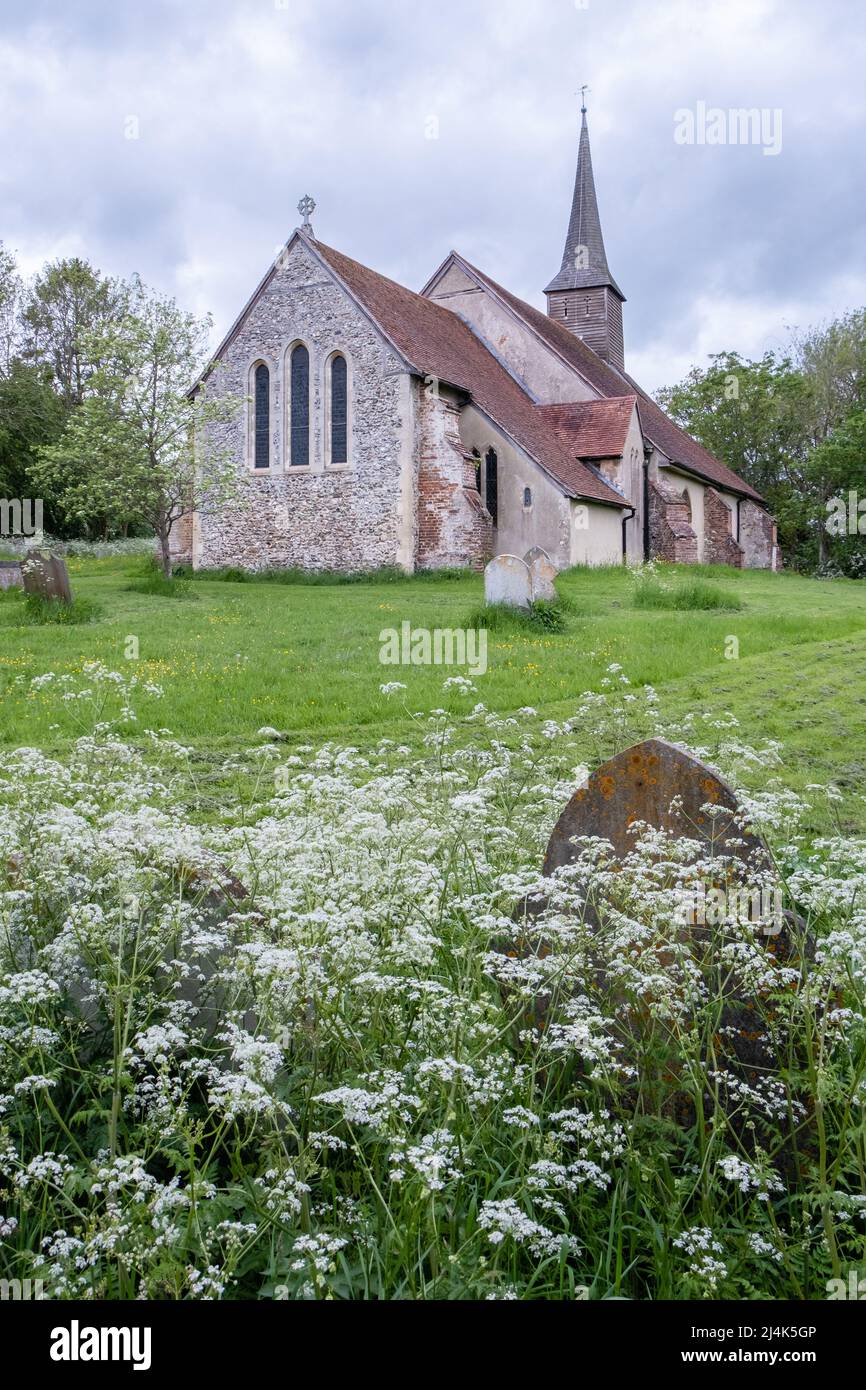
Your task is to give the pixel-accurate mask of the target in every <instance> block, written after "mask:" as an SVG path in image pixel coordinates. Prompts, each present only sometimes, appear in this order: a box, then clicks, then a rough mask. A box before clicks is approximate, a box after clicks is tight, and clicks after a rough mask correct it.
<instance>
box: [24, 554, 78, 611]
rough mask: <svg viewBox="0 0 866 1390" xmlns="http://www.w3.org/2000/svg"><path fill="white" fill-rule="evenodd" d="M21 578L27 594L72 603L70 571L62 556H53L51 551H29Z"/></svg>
mask: <svg viewBox="0 0 866 1390" xmlns="http://www.w3.org/2000/svg"><path fill="white" fill-rule="evenodd" d="M21 576H22V579H23V581H24V590H25V593H28V594H34V595H36V596H37V597H38V598H51V599H59V600H60V602H61V603H71V602H72V590H71V588H70V587H69V571H68V570H67V568H66V561H65V560H64V559H63V558H62V557H61V556H60V555H52V553H51V551H50V550H28V552H27V555H26V558H25V560H24V563H23V565H22V566H21Z"/></svg>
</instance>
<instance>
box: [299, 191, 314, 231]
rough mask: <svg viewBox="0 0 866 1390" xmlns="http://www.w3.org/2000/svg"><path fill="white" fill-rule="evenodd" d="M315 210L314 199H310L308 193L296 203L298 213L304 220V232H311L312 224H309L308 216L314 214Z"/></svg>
mask: <svg viewBox="0 0 866 1390" xmlns="http://www.w3.org/2000/svg"><path fill="white" fill-rule="evenodd" d="M315 210H316V200H315V198H311V197H310V195H309V193H305V194H304V196H303V198H302V199H301V201H300V202H299V203H298V212H299V213H300V214H301V216H302V217H303V219H304V221H303V230H304V231H305V232H311V231H312V230H313V227H312V223H311V222H310V214H311V213H313V212H315Z"/></svg>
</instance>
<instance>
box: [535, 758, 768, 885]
mask: <svg viewBox="0 0 866 1390" xmlns="http://www.w3.org/2000/svg"><path fill="white" fill-rule="evenodd" d="M708 806H712V807H713V808H714V811H713V812H712V813H711V812H710V811H709V810H708V809H707V807H708ZM716 808H717V809H716ZM738 814H740V807H739V806H738V805H737V800H736V797H735V796H734V793H733V791H732V790H731V788H730V787H729V786H728V784H727V783H726V782H723V781H722V779H721V778H720V777H719V776H718V774H717V773H715V772H713V770H712V768H709V767H707V765H706V763H702V762H700V761H699V759H698V758H695V757H693V756H692V755H691V753H686V752H685V751H684V750H683V749H682V748H677V746H676V744H673V743H668V742H667V741H666V740H665V739H662V738H650V739H647V740H646V742H645V743H636V744H635V745H634V747H633V748H627V749H626V750H625V752H623V753H619V754H618V755H617V756H616V757H615V758H611V759H610V761H609V762H606V763H603V764H602V766H601V767H599V768H596V770H595V772H593V773H592V774H591V776H590V777H589V778H588V779H587V781H586V783H585V784H584V785H583V786H582V787H578V789H577V791H576V792H575V793H574V796H573V797H572V798H571V800H570V801H569V803H568V805H567V806H566V808H565V810H564V811H563V813H562V815H561V816H560V818H559V820H558V821H557V822H556V825H555V826H554V828H553V834H552V835H551V837H550V841H549V843H548V846H547V854H546V855H545V859H544V872H545V873H546V874H548V873H552V872H553V870H554V869H556V868H558V867H559V866H560V865H561V864H567V863H568V862H569V861H570V860H572V859H574V858H575V856H576V855H577V853H578V852H579V851H578V849H577V848H576V847H575V846H574V845H573V844H572V840H573V838H574V837H575V836H579V835H596V836H600V837H601V838H602V839H605V840H609V841H610V843H611V844H612V846H613V848H614V851H615V853H616V855H617V857H618V858H623V857H624V856H625V855H626V854H628V853H629V852H630V851H631V850H633V849H634V844H635V840H634V834H633V832H632V831H631V827H632V826H633V825H634V824H635V823H636V822H638V821H645V822H646V823H647V824H648V825H651V826H653V827H654V828H655V829H657V830H664V831H665V832H666V833H667V834H669V835H676V836H678V837H684V836H685V837H687V838H689V839H691V840H704V841H706V852H707V853H709V854H710V855H711V856H712V857H713V858H716V857H718V856H720V855H730V856H734V857H736V858H737V859H741V860H742V861H743V862H744V864H747V865H749V866H750V867H751V868H752V869H757V870H758V871H760V872H769V871H770V856H769V853H768V851H767V847H766V845H765V844H764V842H763V840H760V839H759V838H758V837H757V836H756V835H752V834H750V833H749V832H748V831H744V830H743V829H742V827H741V826H740V825H739V824H738V823H737V820H736V817H737V816H738Z"/></svg>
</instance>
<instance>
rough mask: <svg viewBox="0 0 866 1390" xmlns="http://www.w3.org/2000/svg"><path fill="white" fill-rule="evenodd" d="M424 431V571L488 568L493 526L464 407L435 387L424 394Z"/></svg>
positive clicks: (420, 560) (419, 554)
mask: <svg viewBox="0 0 866 1390" xmlns="http://www.w3.org/2000/svg"><path fill="white" fill-rule="evenodd" d="M418 428H419V464H418V541H417V551H416V558H417V564H418V567H419V569H441V568H443V567H445V566H449V565H454V566H458V567H459V566H464V565H470V566H472V567H473V568H474V569H483V567H484V565H485V564H486V563H487V561H488V560H489V558H490V556H491V554H492V548H493V523H492V520H491V517H490V513H489V512H488V511H487V509H486V508H485V506H484V504H483V502H482V500H481V497H480V495H479V492H478V489H477V486H476V477H475V463H476V460H475V459H474V458H473V456H472V454H471V453H470V452H469V451H468V450H467V449H466V448H465V447H464V445H463V443H462V441H461V439H460V435H459V432H458V429H459V406H458V404H457V403H456V401H455V400H453V399H449V398H448V396H447V394H446V393H445V392H444V391H442V390H441V388H438V387H437V386H436V384H435V383H430V384H429V385H427V386H425V387H424V388H423V389H422V391H421V395H420V399H419V402H418Z"/></svg>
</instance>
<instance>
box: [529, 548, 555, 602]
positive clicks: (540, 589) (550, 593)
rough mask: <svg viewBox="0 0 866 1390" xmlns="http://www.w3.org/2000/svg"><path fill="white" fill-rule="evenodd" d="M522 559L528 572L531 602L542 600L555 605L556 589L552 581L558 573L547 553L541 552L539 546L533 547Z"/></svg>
mask: <svg viewBox="0 0 866 1390" xmlns="http://www.w3.org/2000/svg"><path fill="white" fill-rule="evenodd" d="M523 559H524V563H525V564H526V567H527V569H528V570H529V578H530V583H531V585H532V602H533V603H535V602H536V601H537V600H538V599H544V600H545V601H546V602H548V603H555V602H556V589H555V587H554V583H553V581H554V579H555V578H556V576H557V574H558V572H559V571H558V570H557V568H556V565H555V564H554V563H553V561H552V560H551V558H550V556H549V555H548V553H547V551H546V550H542V548H541V546H540V545H534V546H533V547H532V549H531V550H527V552H526V554H525V555H524V557H523Z"/></svg>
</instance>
